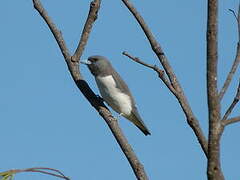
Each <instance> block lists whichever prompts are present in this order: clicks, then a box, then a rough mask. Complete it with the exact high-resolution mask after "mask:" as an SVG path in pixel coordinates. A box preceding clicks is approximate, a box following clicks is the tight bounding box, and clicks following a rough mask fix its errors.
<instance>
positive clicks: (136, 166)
mask: <svg viewBox="0 0 240 180" xmlns="http://www.w3.org/2000/svg"><path fill="white" fill-rule="evenodd" d="M100 2H101V1H100V0H94V1H93V2H91V5H90V10H89V14H88V18H87V20H86V23H85V26H84V29H83V32H82V35H81V38H80V42H79V44H78V47H77V49H76V51H75V53H74V55H73V56H72V57H71V56H70V54H69V53H68V49H67V47H66V45H65V42H64V39H63V38H62V35H61V33H60V31H59V30H58V29H57V28H56V26H55V25H54V23H53V22H52V21H51V19H50V18H49V17H48V15H47V13H46V10H45V9H44V8H43V7H42V5H41V3H40V1H39V0H33V3H34V7H35V9H37V11H38V12H39V13H40V15H41V16H42V18H43V19H44V20H45V22H46V23H47V24H48V26H49V28H50V29H51V31H52V33H53V35H54V37H55V39H56V41H57V43H58V45H59V47H60V49H61V51H62V54H63V56H64V59H65V62H66V63H67V65H68V69H69V71H70V73H71V75H72V78H73V80H74V82H75V83H76V85H77V87H78V88H79V90H80V91H81V92H82V93H83V95H84V96H85V97H86V98H87V99H88V101H89V102H90V103H91V105H92V106H93V107H94V108H95V109H96V110H97V111H98V112H99V114H100V115H101V116H102V118H103V119H104V120H105V122H106V123H107V125H108V126H109V128H110V129H111V131H112V133H113V135H114V137H115V138H116V140H117V142H118V144H119V146H120V147H121V149H122V151H123V153H124V154H125V156H126V157H127V160H128V161H129V163H130V165H131V167H132V169H133V171H134V173H135V175H136V177H137V179H139V180H147V179H148V178H147V174H146V172H145V170H144V167H143V165H142V164H141V162H140V161H139V159H138V158H137V156H136V154H135V153H134V151H133V149H132V148H131V146H130V144H129V143H128V141H127V139H126V138H125V136H124V134H123V133H122V131H121V129H120V127H119V125H118V122H117V120H116V119H115V118H113V116H112V114H111V113H110V111H109V110H108V108H107V107H106V106H105V105H104V103H103V101H102V100H101V98H99V97H98V96H96V94H95V93H94V92H93V91H92V89H91V88H90V87H89V85H88V83H87V82H86V81H85V80H84V79H83V77H82V75H81V73H80V69H79V59H80V57H81V55H82V52H83V50H84V47H85V45H86V43H87V40H88V37H89V33H90V32H91V29H92V24H93V23H94V21H95V20H96V18H97V12H98V10H99V8H100Z"/></svg>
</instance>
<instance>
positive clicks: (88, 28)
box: [72, 0, 101, 62]
mask: <svg viewBox="0 0 240 180" xmlns="http://www.w3.org/2000/svg"><path fill="white" fill-rule="evenodd" d="M100 2H101V1H100V0H99V5H100ZM96 3H98V2H97V1H96V2H95V1H93V2H91V5H90V10H89V14H88V18H87V21H86V23H85V25H84V28H83V32H82V35H81V38H80V41H79V44H78V47H77V49H76V51H75V53H74V55H73V56H72V60H73V61H77V62H79V61H80V57H81V56H82V52H83V51H84V48H85V46H86V44H87V40H88V37H89V35H90V31H91V29H92V26H93V23H94V21H95V20H96V19H97V15H98V10H99V8H95V6H96V5H97V4H96ZM99 5H97V6H99Z"/></svg>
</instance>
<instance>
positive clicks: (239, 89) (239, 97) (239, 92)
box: [222, 82, 240, 121]
mask: <svg viewBox="0 0 240 180" xmlns="http://www.w3.org/2000/svg"><path fill="white" fill-rule="evenodd" d="M239 99H240V82H239V83H238V88H237V93H236V96H235V97H234V99H233V102H232V103H231V105H230V106H229V108H228V109H227V111H226V113H225V114H224V116H223V118H222V121H225V120H226V119H227V118H228V116H229V115H230V114H231V113H232V110H233V109H234V107H235V106H236V104H237V103H238V102H239Z"/></svg>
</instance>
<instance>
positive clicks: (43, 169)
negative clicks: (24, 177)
mask: <svg viewBox="0 0 240 180" xmlns="http://www.w3.org/2000/svg"><path fill="white" fill-rule="evenodd" d="M24 172H33V173H42V174H47V175H50V176H55V177H58V178H61V179H65V180H70V178H68V177H66V176H65V175H64V174H63V173H62V172H61V171H59V170H57V169H53V168H47V167H33V168H27V169H11V170H8V171H5V172H1V173H0V176H2V177H6V179H8V177H12V176H13V175H15V174H18V173H24ZM9 179H11V178H9Z"/></svg>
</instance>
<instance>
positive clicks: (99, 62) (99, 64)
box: [82, 56, 113, 76]
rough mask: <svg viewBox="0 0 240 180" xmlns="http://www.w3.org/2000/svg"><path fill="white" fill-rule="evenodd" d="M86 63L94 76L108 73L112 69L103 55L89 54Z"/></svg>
mask: <svg viewBox="0 0 240 180" xmlns="http://www.w3.org/2000/svg"><path fill="white" fill-rule="evenodd" d="M82 63H84V64H86V65H87V66H88V68H89V70H90V71H91V73H92V74H93V75H94V76H106V75H110V74H111V71H112V70H113V69H112V65H111V63H110V62H109V61H108V60H107V58H105V57H103V56H90V57H89V58H88V60H87V62H82Z"/></svg>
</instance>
